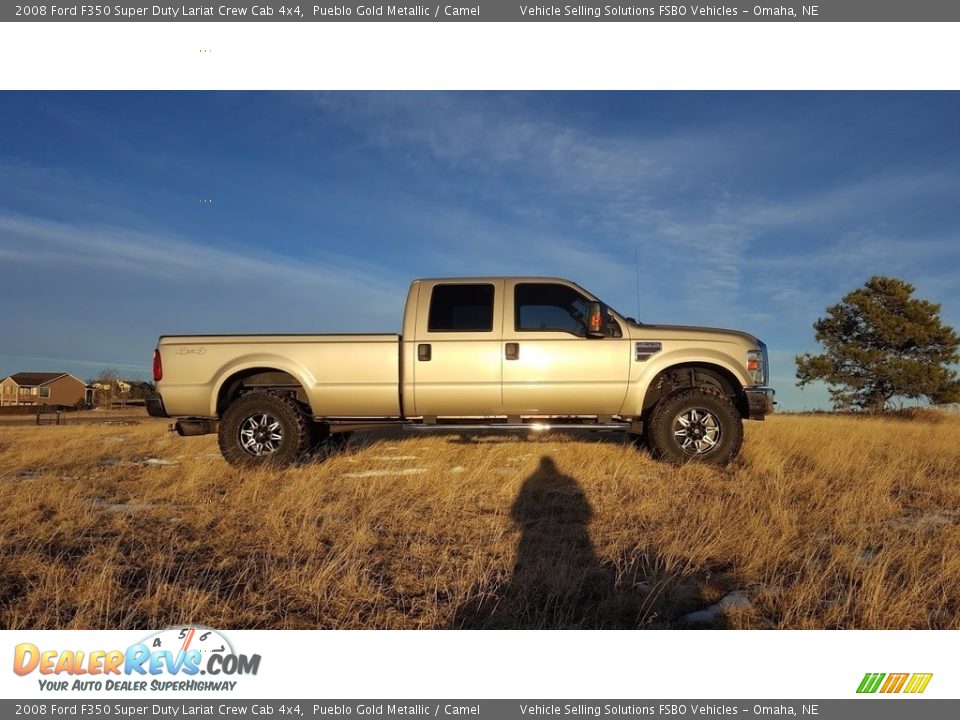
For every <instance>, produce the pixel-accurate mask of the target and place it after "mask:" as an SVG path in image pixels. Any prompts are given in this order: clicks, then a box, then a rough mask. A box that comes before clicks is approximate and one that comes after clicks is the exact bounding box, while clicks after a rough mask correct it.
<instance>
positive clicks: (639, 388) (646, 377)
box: [622, 343, 750, 417]
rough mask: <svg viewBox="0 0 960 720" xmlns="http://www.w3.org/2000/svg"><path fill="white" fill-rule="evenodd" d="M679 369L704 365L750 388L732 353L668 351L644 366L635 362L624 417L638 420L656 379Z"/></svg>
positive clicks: (625, 400) (701, 350)
mask: <svg viewBox="0 0 960 720" xmlns="http://www.w3.org/2000/svg"><path fill="white" fill-rule="evenodd" d="M664 344H666V343H664ZM678 365H704V366H707V367H710V366H712V367H717V368H721V369H723V370H726V371H727V372H729V373H730V374H731V375H733V377H734V378H736V379H737V382H739V383H740V387H745V386H747V385H748V384H750V381H749V379H748V378H747V377H746V375H745V368H744V367H743V364H742V362H738V361H737V360H736V359H735V358H734V357H733V356H732V355H731V354H730V353H729V352H725V351H723V350H719V349H717V350H711V349H709V348H707V349H703V348H701V349H698V350H697V351H696V352H693V353H691V352H690V350H688V349H683V348H677V349H674V350H670V349H667V350H665V351H662V352H660V353H657V354H656V355H654V356H653V357H651V358H650V359H649V360H647V361H645V362H643V361H638V360H633V361H632V364H631V368H630V369H631V373H630V388H629V390H628V392H627V397H626V398H625V399H624V403H623V409H622V410H623V411H622V414H623V415H627V416H632V417H637V416H639V415H640V414H641V413H642V412H643V403H644V398H645V397H646V395H647V391H648V390H649V389H650V384H651V383H652V382H653V380H654V378H656V377H657V375H659V374H660V373H661V372H663V371H664V370H668V369H669V368H671V367H676V366H678Z"/></svg>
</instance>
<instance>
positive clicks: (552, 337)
mask: <svg viewBox="0 0 960 720" xmlns="http://www.w3.org/2000/svg"><path fill="white" fill-rule="evenodd" d="M768 372H769V369H768V364H767V349H766V346H765V345H764V344H763V343H762V342H760V341H759V340H757V339H756V338H755V337H753V336H752V335H748V334H746V333H743V332H737V331H732V330H715V329H710V328H698V327H676V326H666V325H645V324H641V323H638V322H636V321H634V320H632V319H629V318H626V317H624V316H622V315H620V314H619V313H617V312H615V311H614V310H612V309H611V308H609V307H607V306H606V305H605V304H604V303H602V302H601V301H600V300H599V299H598V298H596V297H594V296H593V295H592V294H590V293H589V292H587V291H586V290H584V289H583V288H581V287H579V286H578V285H576V284H574V283H572V282H569V281H567V280H562V279H559V278H542V277H524V278H516V277H484V278H444V279H429V280H415V281H413V283H412V284H411V285H410V292H409V295H408V296H407V304H406V309H405V310H404V315H403V334H402V335H387V334H385V335H379V334H378V335H180V336H174V335H166V336H162V337H161V338H160V341H159V343H158V345H157V349H156V351H155V352H154V363H153V374H154V380H155V381H156V384H157V385H156V386H157V391H158V395H156V396H154V397H152V398H150V399H149V400H148V401H147V408H148V411H149V413H150V414H151V415H154V416H159V417H175V418H178V420H177V422H176V424H175V426H174V427H175V428H176V429H177V431H178V432H179V433H180V434H181V435H201V434H205V433H210V432H217V433H218V436H219V444H220V449H221V451H222V453H223V456H224V458H226V460H227V461H228V462H230V463H232V464H234V465H238V466H244V467H252V466H259V465H282V464H286V463H290V462H293V461H295V460H297V459H298V458H299V457H301V456H304V455H307V454H308V453H310V452H317V451H319V450H323V449H325V448H326V447H332V446H335V445H336V441H337V439H338V438H342V437H345V435H343V433H348V432H350V431H352V430H356V429H368V428H370V427H371V426H373V427H379V426H386V425H390V424H403V425H404V426H405V427H409V428H411V429H418V430H430V429H446V430H461V431H468V430H475V429H480V428H500V429H505V430H544V429H550V428H551V427H553V428H558V429H564V428H591V429H598V430H610V429H620V430H624V431H626V432H629V433H633V434H635V435H642V437H643V438H644V439H645V441H646V444H647V446H648V447H649V449H650V451H651V452H652V453H653V455H654V456H656V457H660V458H664V459H667V460H671V461H675V462H682V461H686V460H694V461H701V462H709V463H716V464H725V463H727V462H729V461H730V459H731V458H733V457H734V456H735V455H736V454H737V452H738V451H739V449H740V444H741V441H742V439H743V426H742V422H741V420H742V419H744V418H748V419H754V420H762V419H763V418H764V416H765V415H766V414H767V413H769V412H771V411H772V409H773V404H774V403H773V394H774V393H773V390H772V389H771V388H769V387H767V382H768V377H769V375H768Z"/></svg>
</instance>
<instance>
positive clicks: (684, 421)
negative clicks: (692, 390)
mask: <svg viewBox="0 0 960 720" xmlns="http://www.w3.org/2000/svg"><path fill="white" fill-rule="evenodd" d="M720 435H721V430H720V420H719V418H718V417H717V416H716V415H714V414H713V413H712V412H710V411H709V410H707V409H706V408H699V407H698V408H690V409H689V410H684V411H683V412H682V413H680V414H679V415H677V416H676V417H675V418H674V419H673V439H674V441H675V442H676V443H677V445H679V446H680V449H681V450H683V451H684V452H685V453H688V454H690V455H703V454H704V453H708V452H710V451H711V450H713V449H714V448H715V447H716V446H717V445H718V444H719V442H720Z"/></svg>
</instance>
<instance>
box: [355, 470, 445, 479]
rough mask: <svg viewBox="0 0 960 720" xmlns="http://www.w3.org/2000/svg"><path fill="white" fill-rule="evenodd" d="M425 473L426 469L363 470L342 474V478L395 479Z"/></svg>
mask: <svg viewBox="0 0 960 720" xmlns="http://www.w3.org/2000/svg"><path fill="white" fill-rule="evenodd" d="M426 471H427V469H426V468H404V469H403V470H363V471H362V472H352V473H344V475H343V477H348V478H368V477H397V476H399V475H422V474H423V473H425V472H426Z"/></svg>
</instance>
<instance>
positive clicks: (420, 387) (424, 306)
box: [408, 278, 504, 417]
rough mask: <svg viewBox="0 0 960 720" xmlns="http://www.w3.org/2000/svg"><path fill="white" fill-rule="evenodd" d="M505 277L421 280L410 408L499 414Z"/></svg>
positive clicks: (428, 413) (443, 412)
mask: <svg viewBox="0 0 960 720" xmlns="http://www.w3.org/2000/svg"><path fill="white" fill-rule="evenodd" d="M503 284H504V281H503V280H499V279H492V280H481V279H473V278H471V279H467V280H442V281H436V282H430V281H421V287H420V294H419V299H418V306H417V321H416V345H415V349H414V352H413V363H414V373H413V378H414V386H413V393H414V407H413V413H408V414H415V415H420V416H448V417H463V416H487V415H499V414H501V413H502V407H501V406H502V404H503V403H502V399H501V382H502V375H501V372H502V368H501V364H502V363H501V355H502V342H501V341H502V331H501V328H502V322H501V318H502V315H503Z"/></svg>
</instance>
